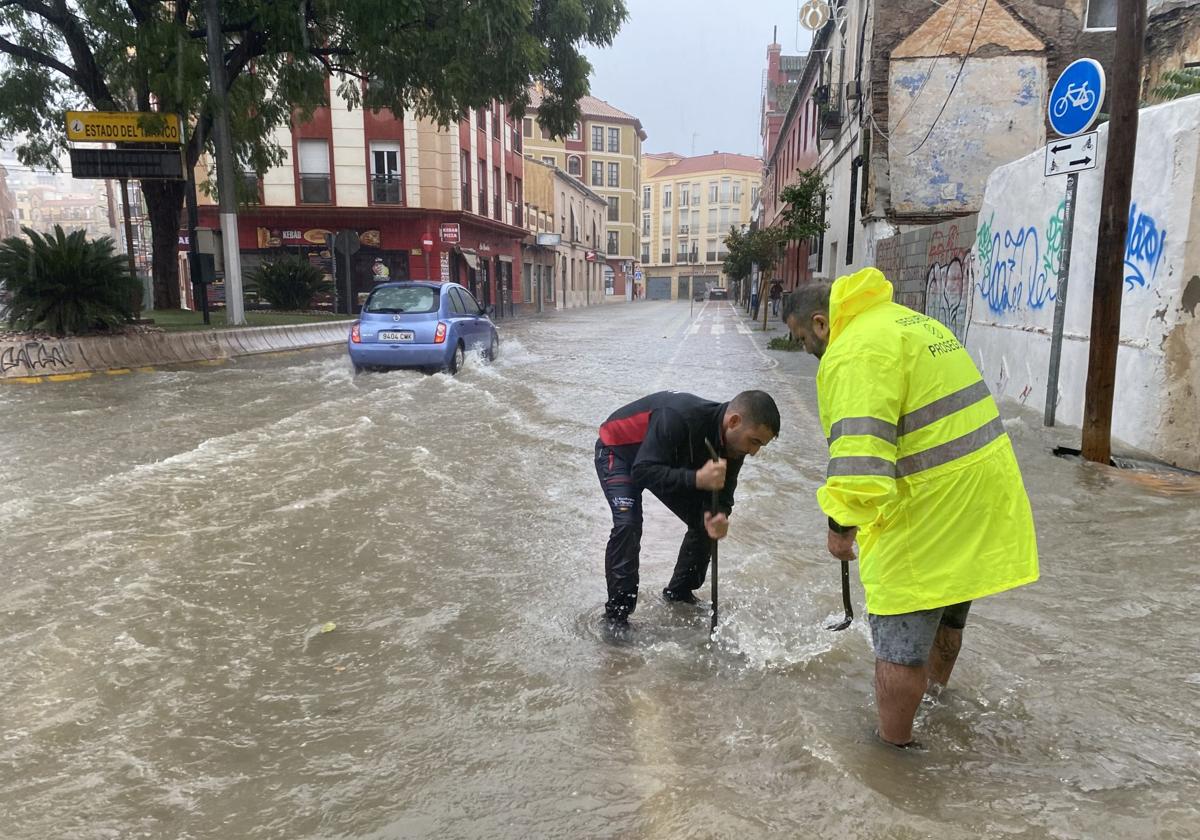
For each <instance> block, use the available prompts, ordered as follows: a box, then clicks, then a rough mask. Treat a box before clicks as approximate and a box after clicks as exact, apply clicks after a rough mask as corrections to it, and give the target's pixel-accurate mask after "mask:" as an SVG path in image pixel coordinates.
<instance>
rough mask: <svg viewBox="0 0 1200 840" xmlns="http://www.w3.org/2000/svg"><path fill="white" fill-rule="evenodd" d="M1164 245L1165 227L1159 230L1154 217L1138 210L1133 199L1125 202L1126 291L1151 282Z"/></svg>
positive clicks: (1155, 273) (1156, 272)
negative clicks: (1126, 213) (1127, 225)
mask: <svg viewBox="0 0 1200 840" xmlns="http://www.w3.org/2000/svg"><path fill="white" fill-rule="evenodd" d="M1166 246H1167V231H1166V228H1162V229H1160V228H1159V227H1158V223H1157V222H1155V220H1154V217H1153V216H1151V215H1150V214H1149V213H1146V212H1144V211H1139V210H1138V206H1137V202H1136V201H1135V202H1132V203H1130V205H1129V230H1128V231H1127V232H1126V234H1125V287H1126V288H1127V289H1129V290H1130V291H1132V290H1134V289H1137V288H1144V287H1145V286H1146V285H1148V284H1149V283H1153V282H1154V278H1155V275H1157V274H1158V264H1159V263H1160V262H1162V256H1163V250H1164V249H1165V248H1166Z"/></svg>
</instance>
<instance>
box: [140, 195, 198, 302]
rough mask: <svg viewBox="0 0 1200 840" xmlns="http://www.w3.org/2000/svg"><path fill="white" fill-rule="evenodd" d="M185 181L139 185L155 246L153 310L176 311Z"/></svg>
mask: <svg viewBox="0 0 1200 840" xmlns="http://www.w3.org/2000/svg"><path fill="white" fill-rule="evenodd" d="M186 189H187V183H186V182H184V181H142V195H144V196H145V197H146V210H147V212H148V214H149V216H150V233H151V237H152V240H153V243H154V259H153V273H154V308H155V309H179V308H180V301H179V230H180V227H181V224H180V220H181V214H182V212H183V197H184V192H185V190H186Z"/></svg>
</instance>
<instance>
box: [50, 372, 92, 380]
mask: <svg viewBox="0 0 1200 840" xmlns="http://www.w3.org/2000/svg"><path fill="white" fill-rule="evenodd" d="M91 378H92V374H91V372H88V373H52V374H50V375H49V376H47V377H46V379H47V380H48V381H50V382H76V381H78V380H80V379H91Z"/></svg>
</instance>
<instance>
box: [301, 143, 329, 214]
mask: <svg viewBox="0 0 1200 840" xmlns="http://www.w3.org/2000/svg"><path fill="white" fill-rule="evenodd" d="M296 150H297V152H298V153H299V157H300V203H301V204H329V203H330V201H332V199H333V190H332V188H331V186H330V179H329V144H328V143H327V142H325V141H324V140H300V141H297V143H296Z"/></svg>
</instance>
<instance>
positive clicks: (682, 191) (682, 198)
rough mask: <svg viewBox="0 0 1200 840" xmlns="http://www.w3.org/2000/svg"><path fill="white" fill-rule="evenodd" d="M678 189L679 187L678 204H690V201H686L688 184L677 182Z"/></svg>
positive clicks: (685, 205) (684, 205)
mask: <svg viewBox="0 0 1200 840" xmlns="http://www.w3.org/2000/svg"><path fill="white" fill-rule="evenodd" d="M678 189H679V206H680V207H687V206H688V205H689V204H691V202H690V201H688V185H687V184H679V185H678Z"/></svg>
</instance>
